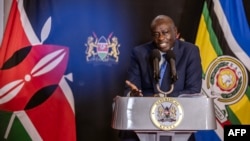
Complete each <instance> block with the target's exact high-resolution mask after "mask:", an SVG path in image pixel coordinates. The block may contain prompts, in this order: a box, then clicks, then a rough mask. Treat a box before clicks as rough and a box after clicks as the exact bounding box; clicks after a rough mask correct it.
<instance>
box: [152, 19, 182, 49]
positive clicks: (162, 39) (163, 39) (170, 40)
mask: <svg viewBox="0 0 250 141" xmlns="http://www.w3.org/2000/svg"><path fill="white" fill-rule="evenodd" d="M152 34H153V40H154V42H155V43H156V45H157V48H158V49H159V50H160V51H162V52H166V51H168V50H169V49H171V48H172V47H173V46H174V42H175V39H176V35H177V31H176V28H175V27H174V26H173V24H171V23H167V22H163V23H162V22H161V23H157V24H156V25H155V27H154V29H153V30H152Z"/></svg>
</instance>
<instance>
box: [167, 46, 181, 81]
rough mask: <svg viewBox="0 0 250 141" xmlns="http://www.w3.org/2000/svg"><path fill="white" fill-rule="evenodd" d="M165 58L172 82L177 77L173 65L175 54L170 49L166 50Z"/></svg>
mask: <svg viewBox="0 0 250 141" xmlns="http://www.w3.org/2000/svg"><path fill="white" fill-rule="evenodd" d="M166 60H167V61H168V63H169V64H170V70H171V78H172V83H175V82H176V81H177V79H178V76H177V73H176V67H175V54H174V52H173V51H172V50H168V51H167V52H166Z"/></svg>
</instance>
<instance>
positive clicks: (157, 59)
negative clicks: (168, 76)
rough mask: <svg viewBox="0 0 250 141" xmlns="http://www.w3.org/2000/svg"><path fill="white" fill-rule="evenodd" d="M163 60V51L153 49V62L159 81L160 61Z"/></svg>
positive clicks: (155, 75) (155, 77)
mask: <svg viewBox="0 0 250 141" xmlns="http://www.w3.org/2000/svg"><path fill="white" fill-rule="evenodd" d="M160 60H161V53H160V51H159V50H158V49H153V51H152V62H153V68H154V79H155V81H156V82H159V79H160V75H159V72H160V70H159V62H160Z"/></svg>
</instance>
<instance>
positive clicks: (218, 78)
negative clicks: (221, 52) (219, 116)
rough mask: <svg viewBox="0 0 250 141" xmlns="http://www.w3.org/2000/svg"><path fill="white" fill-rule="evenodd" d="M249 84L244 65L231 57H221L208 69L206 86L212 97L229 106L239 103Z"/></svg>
mask: <svg viewBox="0 0 250 141" xmlns="http://www.w3.org/2000/svg"><path fill="white" fill-rule="evenodd" d="M247 84H248V77H247V72H246V69H245V67H244V65H243V64H242V63H241V62H240V61H239V60H237V59H235V58H233V57H231V56H220V57H218V58H216V59H215V60H214V61H213V62H212V63H211V64H210V65H209V67H208V70H207V73H206V86H207V88H208V89H210V90H211V92H210V94H211V97H218V101H220V102H224V103H227V104H232V103H235V102H237V101H238V100H239V99H240V98H241V97H242V96H243V95H244V94H245V91H246V88H247Z"/></svg>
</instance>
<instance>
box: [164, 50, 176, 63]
mask: <svg viewBox="0 0 250 141" xmlns="http://www.w3.org/2000/svg"><path fill="white" fill-rule="evenodd" d="M171 58H172V59H174V60H175V54H174V52H173V51H172V50H168V51H167V52H166V59H167V60H168V61H169V60H170V59H171Z"/></svg>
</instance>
